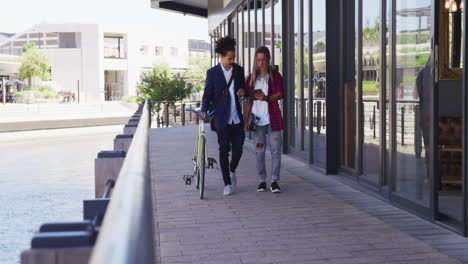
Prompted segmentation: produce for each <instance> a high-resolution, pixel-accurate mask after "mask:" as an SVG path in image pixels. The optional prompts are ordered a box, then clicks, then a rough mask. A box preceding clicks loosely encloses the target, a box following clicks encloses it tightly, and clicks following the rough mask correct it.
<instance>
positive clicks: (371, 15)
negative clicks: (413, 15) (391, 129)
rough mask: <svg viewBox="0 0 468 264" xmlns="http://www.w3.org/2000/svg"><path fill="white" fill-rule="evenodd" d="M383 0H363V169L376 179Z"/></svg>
mask: <svg viewBox="0 0 468 264" xmlns="http://www.w3.org/2000/svg"><path fill="white" fill-rule="evenodd" d="M380 3H381V1H376V0H362V40H361V41H362V69H361V72H360V74H361V78H362V83H361V84H360V85H362V111H363V113H361V117H362V122H361V124H360V125H361V126H362V127H361V129H360V131H361V133H362V134H363V135H361V137H362V141H363V146H362V166H363V168H362V173H363V174H364V175H367V176H369V178H370V179H372V180H373V181H375V182H378V180H379V174H380V173H379V171H380V153H379V146H380V131H379V120H380V118H379V116H380V115H379V110H378V108H379V99H380V79H379V76H378V74H377V72H378V69H379V61H380V60H379V56H380V42H379V41H380V32H379V30H380V22H379V21H380V17H379V11H380Z"/></svg>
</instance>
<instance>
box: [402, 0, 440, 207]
mask: <svg viewBox="0 0 468 264" xmlns="http://www.w3.org/2000/svg"><path fill="white" fill-rule="evenodd" d="M430 8H431V1H430V0H420V1H411V2H410V1H406V0H397V1H396V18H395V19H396V27H395V28H396V32H395V34H396V63H395V64H396V65H395V67H396V71H395V72H396V74H395V76H394V77H393V78H394V80H393V82H394V87H393V89H394V91H393V92H394V93H395V97H396V102H395V106H394V107H395V108H396V116H395V124H393V125H396V142H395V145H396V146H395V147H396V157H395V191H396V192H397V193H398V194H399V195H401V196H403V197H405V198H407V199H410V200H412V201H415V202H418V203H420V204H421V205H424V206H429V187H430V178H429V171H428V168H429V162H430V157H431V155H432V154H431V152H432V151H431V149H430V146H429V139H430V137H431V134H432V132H431V129H430V128H431V124H430V115H431V112H432V111H431V110H432V107H433V105H432V104H431V102H432V97H433V94H434V76H433V75H432V68H433V63H434V62H433V56H432V54H433V52H432V51H431V30H432V25H431V23H430V21H431V17H430V15H431V12H430ZM415 10H419V11H424V10H426V11H427V12H414V11H415ZM420 16H422V17H421V18H422V19H421V20H420ZM419 21H421V24H419Z"/></svg>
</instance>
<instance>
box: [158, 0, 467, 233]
mask: <svg viewBox="0 0 468 264" xmlns="http://www.w3.org/2000/svg"><path fill="white" fill-rule="evenodd" d="M463 2H464V1H463V0H354V1H348V0H314V1H312V0H290V1H287V0H225V1H218V0H205V1H189V0H178V1H158V0H152V6H153V7H154V8H161V9H166V10H171V11H176V12H183V13H188V14H192V15H196V16H201V17H206V18H207V19H208V23H209V25H208V32H209V34H210V36H211V43H212V65H215V64H217V63H218V61H219V60H218V57H217V56H216V55H215V54H214V52H213V43H214V41H216V40H217V39H219V38H220V37H223V36H226V35H230V36H232V37H234V38H236V39H237V41H238V44H239V45H238V47H237V49H238V50H237V60H238V61H237V62H238V63H239V64H241V65H242V66H243V67H244V68H245V70H246V73H247V72H249V71H250V70H251V67H252V66H251V65H252V62H253V53H254V48H255V47H257V46H260V45H266V46H267V47H269V48H270V50H271V51H272V54H273V64H274V65H276V66H277V67H278V69H279V71H280V72H281V73H282V75H283V77H284V81H285V82H284V84H285V85H284V87H285V89H286V90H285V97H284V100H283V104H282V113H283V119H284V121H285V124H286V127H285V129H284V131H283V136H284V153H286V154H288V155H291V156H294V157H297V158H298V159H301V160H303V161H304V162H305V163H310V164H311V165H312V166H313V167H316V168H319V169H321V170H323V171H324V172H326V173H327V174H337V175H341V177H339V179H341V180H343V181H344V182H346V183H348V184H350V185H353V186H355V187H356V188H360V189H363V190H366V191H367V192H369V193H370V194H372V195H374V196H376V197H378V198H380V199H383V200H385V201H387V202H389V203H391V204H393V205H395V206H398V207H401V208H404V209H406V210H408V211H409V212H412V213H414V214H417V215H419V216H421V217H423V218H425V219H427V220H429V221H432V222H435V223H437V224H440V225H441V226H444V227H446V228H449V229H451V230H454V231H455V232H458V233H460V234H462V235H464V236H467V235H468V191H467V190H468V181H467V174H468V170H467V169H468V167H467V165H468V160H467V158H466V157H467V154H468V151H467V150H468V149H467V146H468V144H467V142H468V141H467V140H468V132H467V128H468V126H467V124H468V122H466V120H465V118H467V117H468V94H467V80H468V72H467V71H465V70H464V69H463V66H464V61H466V59H467V58H468V57H467V56H468V54H466V53H465V54H464V53H463V51H464V50H465V49H466V45H467V43H468V41H467V39H466V38H467V37H466V35H467V34H463V31H464V28H466V25H467V22H466V20H464V18H466V10H465V9H464V3H463ZM462 14H463V15H462Z"/></svg>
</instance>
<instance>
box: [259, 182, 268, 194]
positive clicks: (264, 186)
mask: <svg viewBox="0 0 468 264" xmlns="http://www.w3.org/2000/svg"><path fill="white" fill-rule="evenodd" d="M264 191H266V182H261V183H260V184H259V185H258V187H257V192H264Z"/></svg>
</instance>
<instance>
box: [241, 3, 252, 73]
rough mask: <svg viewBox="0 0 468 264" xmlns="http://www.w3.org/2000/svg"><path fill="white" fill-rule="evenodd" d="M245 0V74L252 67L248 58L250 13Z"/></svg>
mask: <svg viewBox="0 0 468 264" xmlns="http://www.w3.org/2000/svg"><path fill="white" fill-rule="evenodd" d="M249 1H250V0H249ZM249 1H247V2H246V3H245V4H244V12H243V14H244V35H243V36H244V66H245V67H244V70H245V71H246V74H247V75H248V74H249V73H250V69H251V67H252V65H250V62H251V60H250V59H249V56H250V48H249V47H250V43H249V42H250V41H251V40H250V39H251V38H250V36H249V34H250V22H249V20H250V13H249V11H248V4H247V3H248V2H249Z"/></svg>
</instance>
